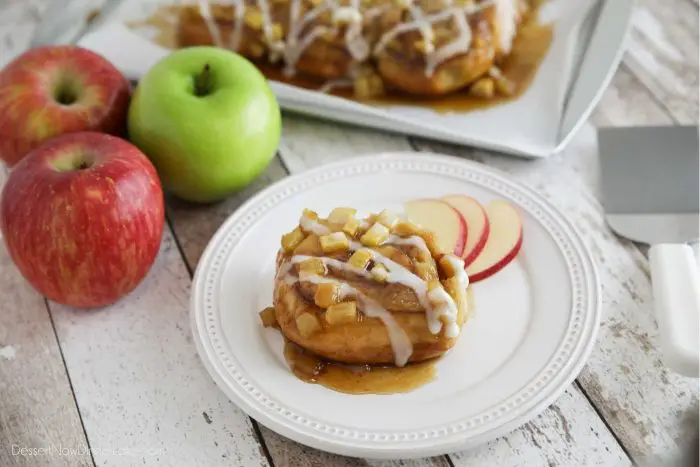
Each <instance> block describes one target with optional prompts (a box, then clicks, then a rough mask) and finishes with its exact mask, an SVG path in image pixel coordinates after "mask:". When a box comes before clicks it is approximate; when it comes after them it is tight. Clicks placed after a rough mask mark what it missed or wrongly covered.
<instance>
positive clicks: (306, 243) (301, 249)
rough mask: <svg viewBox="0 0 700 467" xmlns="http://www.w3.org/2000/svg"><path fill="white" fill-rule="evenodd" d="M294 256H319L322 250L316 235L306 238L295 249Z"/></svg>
mask: <svg viewBox="0 0 700 467" xmlns="http://www.w3.org/2000/svg"><path fill="white" fill-rule="evenodd" d="M294 254H295V255H308V256H321V255H322V254H323V250H322V249H321V242H320V241H319V239H318V235H316V234H311V235H309V236H308V237H306V238H305V239H304V240H303V241H302V242H301V243H300V244H299V245H298V246H297V247H296V248H295V249H294Z"/></svg>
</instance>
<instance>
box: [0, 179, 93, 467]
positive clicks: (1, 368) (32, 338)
mask: <svg viewBox="0 0 700 467" xmlns="http://www.w3.org/2000/svg"><path fill="white" fill-rule="evenodd" d="M0 176H1V175H0ZM0 297H2V301H0V465H3V466H5V465H7V466H10V465H15V466H32V467H34V466H64V465H65V466H68V465H71V466H73V465H80V466H87V465H93V463H92V459H91V457H90V453H89V449H88V444H87V441H86V439H85V435H84V433H83V427H82V425H81V423H80V416H79V414H78V409H77V407H76V405H75V400H74V399H73V393H72V390H71V386H70V381H69V380H68V375H67V374H66V368H65V366H64V365H63V360H62V358H61V350H60V348H59V346H58V342H57V341H56V336H55V334H54V330H53V326H52V324H51V319H50V316H49V313H48V311H47V309H46V303H45V302H44V299H43V297H41V295H39V294H38V293H36V292H35V291H34V290H33V289H32V288H31V286H30V285H29V284H28V283H27V282H26V281H25V280H24V279H23V278H22V276H21V275H20V273H19V271H18V270H17V268H16V267H15V266H14V265H13V264H12V261H11V260H10V257H9V255H8V253H7V251H6V250H5V247H4V246H3V245H0ZM64 448H65V449H66V450H69V451H64Z"/></svg>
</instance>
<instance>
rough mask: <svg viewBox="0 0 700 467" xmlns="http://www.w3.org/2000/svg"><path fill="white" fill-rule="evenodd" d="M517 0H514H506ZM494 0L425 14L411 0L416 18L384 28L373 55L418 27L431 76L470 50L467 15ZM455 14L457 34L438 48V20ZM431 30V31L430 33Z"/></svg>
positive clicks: (412, 11) (469, 31)
mask: <svg viewBox="0 0 700 467" xmlns="http://www.w3.org/2000/svg"><path fill="white" fill-rule="evenodd" d="M408 1H412V0H408ZM505 1H510V2H514V1H515V0H505ZM492 2H493V0H485V1H483V2H481V3H479V4H478V5H471V4H470V5H467V6H465V7H448V8H447V9H446V10H443V11H441V12H438V13H434V14H431V15H427V16H426V15H424V14H423V12H422V10H421V9H420V8H418V7H415V6H414V5H413V4H412V3H411V4H410V5H409V12H410V13H411V16H412V18H413V21H410V22H408V23H401V24H398V25H396V26H394V28H392V29H390V30H389V31H387V32H385V33H384V34H383V35H382V37H380V39H379V42H377V45H376V46H375V48H374V51H373V53H374V55H379V54H381V53H382V52H383V51H384V49H385V48H386V46H387V45H388V44H389V43H390V42H391V41H392V40H394V39H395V38H396V37H397V36H399V35H400V34H403V33H405V32H408V31H412V30H415V29H418V30H419V31H420V33H421V36H422V38H423V42H424V44H425V47H424V49H425V50H424V53H425V74H426V76H432V75H433V74H434V73H435V69H436V68H437V67H438V66H440V65H441V64H442V63H444V62H445V61H447V60H449V59H450V58H452V57H455V56H457V55H460V54H464V53H467V52H469V49H470V48H471V43H472V30H471V28H470V27H469V23H468V22H467V16H469V15H472V14H475V13H478V12H480V11H482V10H483V9H485V8H487V7H490V6H491V5H492ZM448 5H452V1H451V0H448ZM449 18H452V20H453V21H454V24H455V26H456V27H457V30H458V34H457V37H455V38H454V40H452V41H451V42H450V43H448V44H445V45H443V46H442V47H438V48H435V47H434V45H433V40H434V31H433V27H434V25H435V23H438V22H440V21H444V20H446V19H449ZM428 31H429V33H428Z"/></svg>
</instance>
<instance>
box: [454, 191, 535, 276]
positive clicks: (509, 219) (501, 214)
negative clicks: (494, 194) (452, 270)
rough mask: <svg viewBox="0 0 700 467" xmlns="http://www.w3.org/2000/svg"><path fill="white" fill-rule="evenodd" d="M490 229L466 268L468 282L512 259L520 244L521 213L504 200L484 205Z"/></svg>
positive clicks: (495, 271) (502, 266) (503, 265)
mask: <svg viewBox="0 0 700 467" xmlns="http://www.w3.org/2000/svg"><path fill="white" fill-rule="evenodd" d="M486 215H487V216H488V218H489V224H490V230H491V231H490V233H489V236H488V239H487V240H486V246H484V249H483V250H482V251H481V253H480V254H479V255H478V256H477V257H476V259H475V260H474V261H473V262H472V263H471V264H470V265H469V266H468V267H467V268H466V269H467V275H468V276H469V282H472V283H473V282H478V281H480V280H483V279H486V278H487V277H490V276H492V275H494V274H495V273H497V272H498V271H500V270H501V269H503V268H504V267H506V266H507V265H508V263H510V262H511V261H513V259H515V257H516V256H518V253H519V252H520V247H521V246H522V244H523V222H522V219H521V218H520V214H519V213H518V211H516V210H515V208H514V207H513V206H511V205H510V204H508V203H507V202H505V201H492V202H491V203H490V204H489V205H488V206H486Z"/></svg>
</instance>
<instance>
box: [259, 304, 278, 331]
mask: <svg viewBox="0 0 700 467" xmlns="http://www.w3.org/2000/svg"><path fill="white" fill-rule="evenodd" d="M259 315H260V321H262V324H263V326H265V327H266V328H274V327H277V317H276V316H275V309H274V307H271V306H268V307H267V308H265V309H264V310H263V311H261V312H260V313H259Z"/></svg>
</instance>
